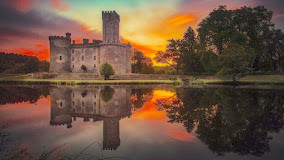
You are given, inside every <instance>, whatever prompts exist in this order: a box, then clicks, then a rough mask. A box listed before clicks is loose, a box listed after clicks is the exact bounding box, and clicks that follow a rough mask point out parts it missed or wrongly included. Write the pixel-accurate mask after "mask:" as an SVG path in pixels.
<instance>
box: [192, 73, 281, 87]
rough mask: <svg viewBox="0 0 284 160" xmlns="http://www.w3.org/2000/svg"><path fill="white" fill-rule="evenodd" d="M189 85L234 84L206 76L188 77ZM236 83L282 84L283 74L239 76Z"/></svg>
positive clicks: (230, 81)
mask: <svg viewBox="0 0 284 160" xmlns="http://www.w3.org/2000/svg"><path fill="white" fill-rule="evenodd" d="M189 84H191V85H197V84H198V85H200V84H208V85H217V84H218V85H226V84H227V85H230V84H234V83H233V81H232V80H224V79H219V78H216V77H210V78H209V77H208V78H190V79H189ZM236 84H237V85H284V75H248V76H245V77H242V78H240V79H239V80H238V81H237V82H236Z"/></svg>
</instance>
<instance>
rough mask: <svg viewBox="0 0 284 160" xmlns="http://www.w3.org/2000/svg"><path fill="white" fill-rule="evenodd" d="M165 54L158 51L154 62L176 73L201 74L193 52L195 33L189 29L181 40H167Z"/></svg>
mask: <svg viewBox="0 0 284 160" xmlns="http://www.w3.org/2000/svg"><path fill="white" fill-rule="evenodd" d="M168 42H169V43H168V45H167V49H166V52H161V51H158V52H157V54H156V57H155V60H156V61H157V62H160V63H165V64H168V65H170V66H172V67H173V68H175V69H176V72H177V73H180V71H182V73H184V74H189V73H197V72H201V71H202V70H203V69H202V66H201V63H200V61H199V55H198V54H196V52H195V50H194V44H195V43H196V38H195V33H194V31H193V29H192V28H191V27H188V28H187V30H186V31H185V33H184V35H183V38H182V39H177V40H175V39H170V40H168Z"/></svg>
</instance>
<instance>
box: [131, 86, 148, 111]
mask: <svg viewBox="0 0 284 160" xmlns="http://www.w3.org/2000/svg"><path fill="white" fill-rule="evenodd" d="M152 97H153V89H152V88H136V89H132V90H131V108H132V109H133V110H137V109H140V108H142V107H143V106H144V104H145V103H146V102H149V101H150V100H151V99H152Z"/></svg>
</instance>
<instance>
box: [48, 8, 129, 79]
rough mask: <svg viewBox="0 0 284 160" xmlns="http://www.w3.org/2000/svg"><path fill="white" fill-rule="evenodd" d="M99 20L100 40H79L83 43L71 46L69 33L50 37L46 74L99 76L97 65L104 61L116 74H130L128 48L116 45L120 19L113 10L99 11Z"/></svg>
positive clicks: (118, 43) (117, 43) (124, 45)
mask: <svg viewBox="0 0 284 160" xmlns="http://www.w3.org/2000/svg"><path fill="white" fill-rule="evenodd" d="M102 20H103V41H101V40H93V41H92V42H89V40H88V39H83V43H80V44H76V43H75V41H73V43H72V44H71V33H66V37H63V36H50V37H49V41H50V68H49V72H57V73H68V72H75V73H84V72H88V73H95V74H99V68H100V66H101V65H102V64H104V63H105V62H107V63H109V64H110V65H112V67H113V69H114V70H115V73H116V74H124V73H131V45H130V44H129V43H128V44H125V43H121V42H120V38H119V37H120V36H119V22H120V16H119V15H118V14H117V13H116V12H115V11H110V12H104V11H103V12H102ZM83 66H84V67H83ZM84 68H85V69H84Z"/></svg>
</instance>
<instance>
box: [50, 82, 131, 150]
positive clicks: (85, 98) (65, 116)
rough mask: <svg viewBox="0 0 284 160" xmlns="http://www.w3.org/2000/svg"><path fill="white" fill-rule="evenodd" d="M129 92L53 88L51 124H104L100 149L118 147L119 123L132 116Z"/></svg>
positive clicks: (119, 89) (107, 87)
mask: <svg viewBox="0 0 284 160" xmlns="http://www.w3.org/2000/svg"><path fill="white" fill-rule="evenodd" d="M130 97H131V91H130V89H126V88H121V87H109V86H105V87H96V88H92V89H88V88H75V89H68V88H52V89H51V90H50V101H51V103H50V104H51V107H50V110H51V112H50V113H51V116H50V117H51V119H50V125H52V126H55V125H66V126H67V128H72V122H73V121H76V119H77V118H83V121H84V122H89V121H90V120H92V121H93V122H94V123H95V122H97V121H103V149H107V150H108V149H109V150H115V149H117V147H118V146H119V145H120V138H119V121H120V120H121V119H123V118H125V117H128V118H129V117H130V116H131V105H130Z"/></svg>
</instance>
